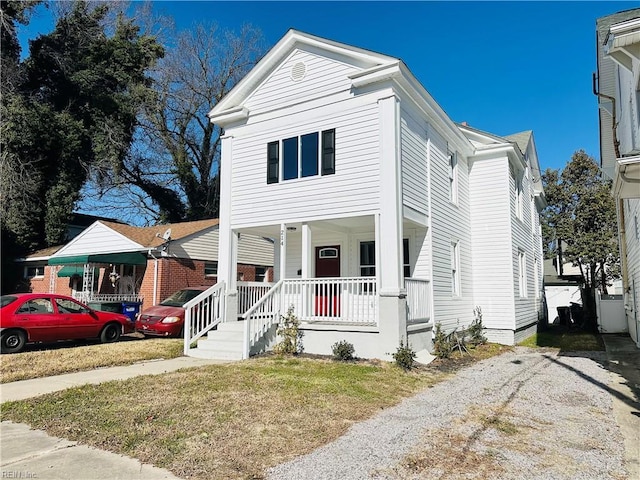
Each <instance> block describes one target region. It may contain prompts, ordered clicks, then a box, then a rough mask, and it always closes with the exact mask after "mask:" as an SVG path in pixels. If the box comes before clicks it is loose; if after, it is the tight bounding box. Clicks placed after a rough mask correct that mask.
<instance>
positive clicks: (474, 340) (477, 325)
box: [467, 307, 487, 345]
mask: <svg viewBox="0 0 640 480" xmlns="http://www.w3.org/2000/svg"><path fill="white" fill-rule="evenodd" d="M473 314H474V317H475V318H474V319H473V322H471V325H469V328H467V334H468V335H469V337H470V343H471V344H473V345H483V344H485V343H487V337H485V336H484V325H483V324H482V309H481V308H480V307H476V308H474V309H473Z"/></svg>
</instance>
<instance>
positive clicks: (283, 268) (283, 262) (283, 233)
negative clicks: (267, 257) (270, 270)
mask: <svg viewBox="0 0 640 480" xmlns="http://www.w3.org/2000/svg"><path fill="white" fill-rule="evenodd" d="M279 260H280V280H282V279H284V278H286V277H287V225H286V224H284V223H281V224H280V258H279Z"/></svg>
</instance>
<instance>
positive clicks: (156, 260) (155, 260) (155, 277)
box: [148, 249, 158, 306]
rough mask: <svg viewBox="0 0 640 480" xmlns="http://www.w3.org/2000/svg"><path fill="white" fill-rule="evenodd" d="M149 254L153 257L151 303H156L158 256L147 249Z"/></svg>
mask: <svg viewBox="0 0 640 480" xmlns="http://www.w3.org/2000/svg"><path fill="white" fill-rule="evenodd" d="M148 253H149V256H150V257H151V258H153V302H152V305H153V306H155V305H156V298H157V297H158V258H157V257H155V256H154V255H153V253H151V249H149V252H148Z"/></svg>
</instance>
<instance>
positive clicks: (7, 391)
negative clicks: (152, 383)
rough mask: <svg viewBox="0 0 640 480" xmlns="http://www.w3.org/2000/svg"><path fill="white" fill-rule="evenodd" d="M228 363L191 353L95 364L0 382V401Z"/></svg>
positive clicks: (22, 398)
mask: <svg viewBox="0 0 640 480" xmlns="http://www.w3.org/2000/svg"><path fill="white" fill-rule="evenodd" d="M221 363H229V362H228V361H224V360H206V359H202V358H193V357H178V358H172V359H170V360H150V361H145V362H139V363H135V364H133V365H126V366H122V367H109V368H96V369H95V370H89V371H86V372H75V373H66V374H64V375H56V376H54V377H46V378H34V379H31V380H21V381H19V382H12V383H4V384H2V385H0V402H8V401H14V400H24V399H26V398H31V397H37V396H40V395H44V394H45V393H51V392H57V391H59V390H64V389H67V388H71V387H78V386H80V385H87V384H98V383H103V382H109V381H111V380H126V379H127V378H133V377H139V376H140V375H160V374H162V373H167V372H173V371H176V370H179V369H180V368H191V367H202V366H204V365H213V364H221Z"/></svg>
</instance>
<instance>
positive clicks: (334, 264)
mask: <svg viewBox="0 0 640 480" xmlns="http://www.w3.org/2000/svg"><path fill="white" fill-rule="evenodd" d="M339 276H340V245H333V246H330V247H316V278H325V277H339Z"/></svg>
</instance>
